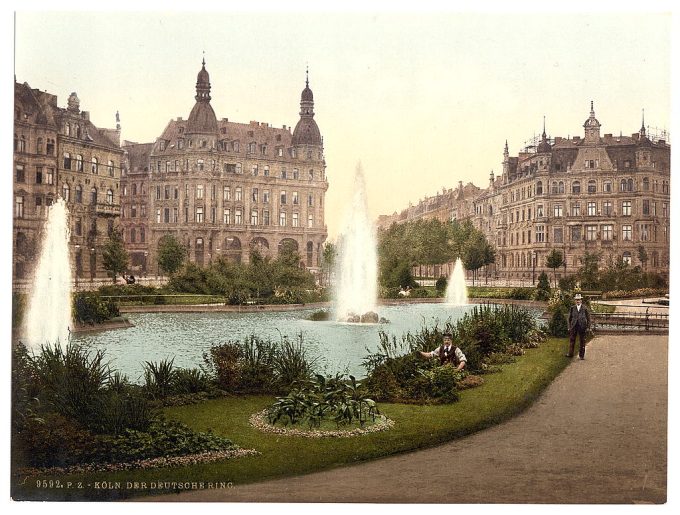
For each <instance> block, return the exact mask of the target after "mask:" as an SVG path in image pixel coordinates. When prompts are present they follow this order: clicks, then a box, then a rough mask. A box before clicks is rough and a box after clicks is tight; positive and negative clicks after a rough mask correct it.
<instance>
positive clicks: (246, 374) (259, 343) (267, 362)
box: [239, 336, 277, 393]
mask: <svg viewBox="0 0 680 515" xmlns="http://www.w3.org/2000/svg"><path fill="white" fill-rule="evenodd" d="M276 353H277V346H276V344H274V343H273V342H272V341H271V340H262V339H260V338H256V337H255V336H251V337H250V338H246V339H245V340H244V342H243V344H242V345H241V353H240V371H239V377H240V383H239V388H240V389H242V390H245V391H249V392H262V393H264V392H271V391H272V390H273V389H274V387H275V384H274V383H275V380H274V378H275V372H274V359H275V357H276Z"/></svg>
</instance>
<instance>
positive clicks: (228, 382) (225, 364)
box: [203, 342, 241, 392]
mask: <svg viewBox="0 0 680 515" xmlns="http://www.w3.org/2000/svg"><path fill="white" fill-rule="evenodd" d="M240 355H241V348H240V346H239V344H238V342H228V343H223V344H221V345H213V346H212V347H210V351H209V352H204V353H203V363H204V365H205V369H206V370H207V371H208V374H209V375H210V376H212V378H213V379H214V380H215V381H216V382H217V385H218V386H219V387H220V388H221V389H222V390H225V391H227V392H233V391H235V390H236V389H237V388H238V386H239V383H240V380H241V370H240V367H239V357H240Z"/></svg>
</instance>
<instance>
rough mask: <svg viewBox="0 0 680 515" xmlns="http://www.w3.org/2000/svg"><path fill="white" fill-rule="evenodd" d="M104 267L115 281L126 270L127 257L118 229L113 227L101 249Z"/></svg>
mask: <svg viewBox="0 0 680 515" xmlns="http://www.w3.org/2000/svg"><path fill="white" fill-rule="evenodd" d="M102 258H103V261H104V268H105V269H106V270H107V271H108V272H109V275H110V276H111V278H112V279H113V283H114V284H115V283H116V278H117V277H118V276H119V275H121V274H122V273H123V272H125V270H127V267H128V262H129V257H128V253H127V251H126V250H125V244H124V243H123V235H122V234H121V232H120V230H117V229H114V230H112V231H111V232H110V233H109V239H108V241H107V242H106V243H105V244H104V248H103V250H102Z"/></svg>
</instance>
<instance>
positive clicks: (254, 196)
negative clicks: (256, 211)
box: [252, 188, 259, 202]
mask: <svg viewBox="0 0 680 515" xmlns="http://www.w3.org/2000/svg"><path fill="white" fill-rule="evenodd" d="M252 199H253V202H257V201H258V199H259V193H258V190H257V188H253V191H252Z"/></svg>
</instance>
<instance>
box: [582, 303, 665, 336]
mask: <svg viewBox="0 0 680 515" xmlns="http://www.w3.org/2000/svg"><path fill="white" fill-rule="evenodd" d="M668 321H669V318H668V313H654V312H650V310H649V308H647V309H646V310H645V311H638V312H627V313H593V322H594V328H595V329H602V330H607V329H622V330H637V331H658V330H668Z"/></svg>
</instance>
